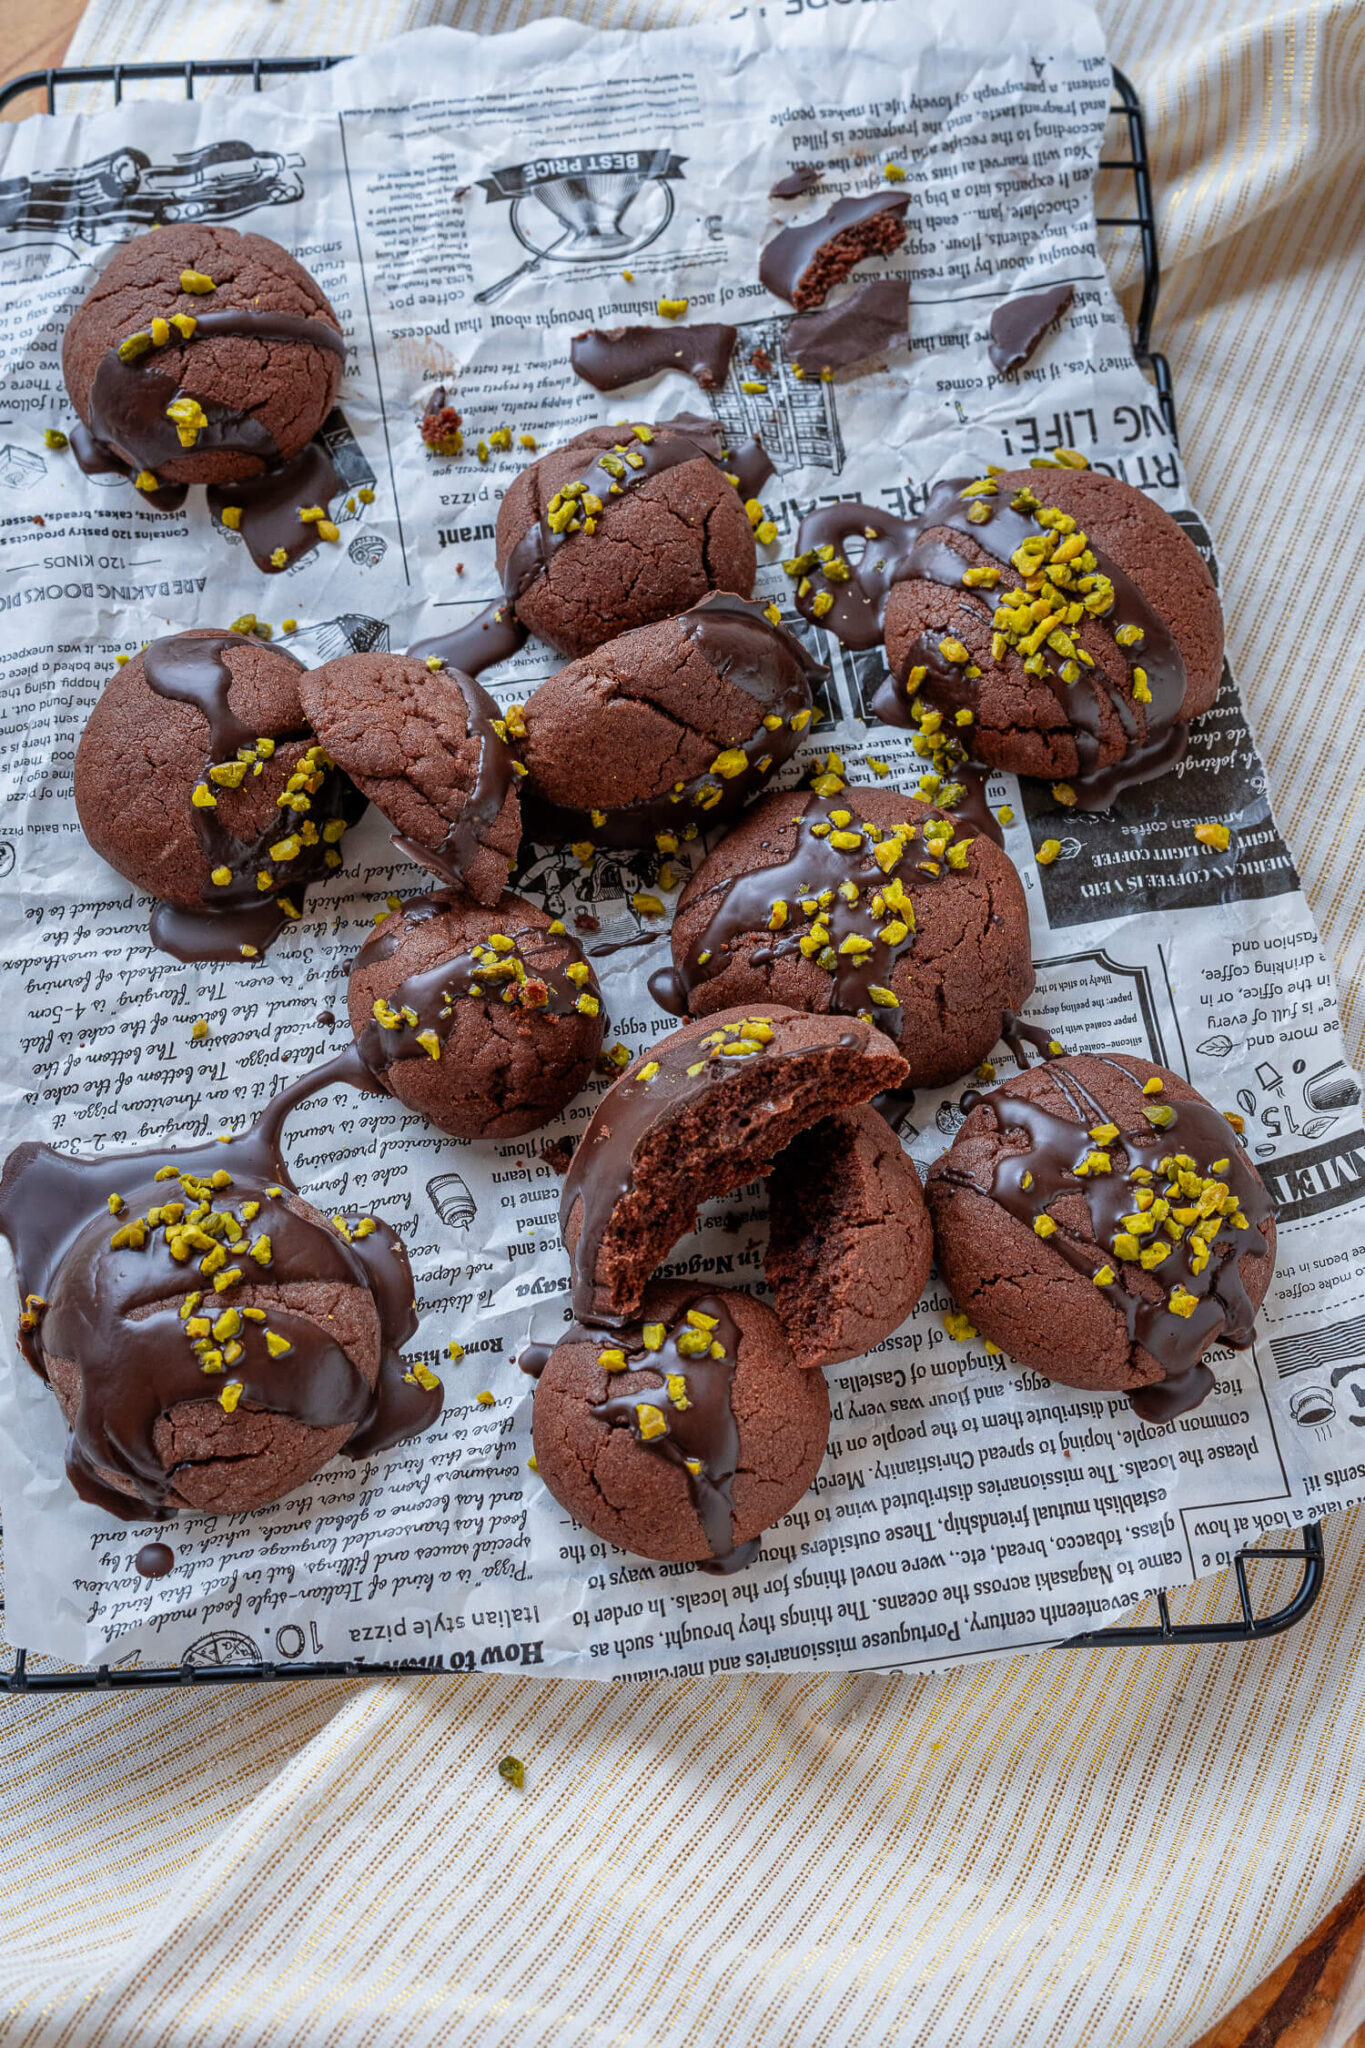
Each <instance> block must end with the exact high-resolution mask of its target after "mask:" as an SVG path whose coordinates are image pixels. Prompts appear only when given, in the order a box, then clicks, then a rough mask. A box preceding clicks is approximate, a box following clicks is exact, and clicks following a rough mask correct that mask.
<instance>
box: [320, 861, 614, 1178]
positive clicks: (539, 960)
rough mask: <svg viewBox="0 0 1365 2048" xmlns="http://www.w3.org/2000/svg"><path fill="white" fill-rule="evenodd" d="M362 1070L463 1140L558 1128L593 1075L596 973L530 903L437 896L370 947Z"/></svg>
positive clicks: (360, 1009)
mask: <svg viewBox="0 0 1365 2048" xmlns="http://www.w3.org/2000/svg"><path fill="white" fill-rule="evenodd" d="M347 1005H348V1008H349V1011H350V1019H351V1029H352V1031H353V1032H354V1033H355V1036H356V1044H357V1047H358V1050H359V1053H360V1058H361V1060H362V1061H363V1062H364V1065H365V1066H366V1068H368V1070H369V1072H370V1073H371V1074H372V1075H373V1076H374V1077H375V1079H376V1081H377V1082H378V1083H379V1085H380V1086H381V1087H383V1088H386V1089H387V1090H388V1091H389V1093H390V1094H391V1095H395V1096H397V1098H398V1100H399V1101H400V1102H403V1103H406V1104H407V1106H408V1108H409V1109H415V1110H418V1111H420V1113H421V1114H422V1115H423V1116H425V1117H429V1118H430V1120H431V1122H432V1123H434V1124H438V1125H439V1126H440V1128H441V1129H442V1130H443V1131H449V1132H450V1133H451V1134H452V1136H454V1137H457V1138H515V1137H518V1136H520V1134H521V1133H522V1132H523V1131H533V1130H535V1129H536V1128H537V1127H538V1126H539V1125H540V1124H543V1123H548V1122H549V1120H550V1118H551V1117H554V1116H557V1115H558V1114H559V1112H560V1110H561V1109H563V1108H564V1106H565V1104H566V1103H567V1102H569V1101H570V1100H571V1098H572V1097H573V1096H575V1095H576V1094H577V1093H578V1091H579V1089H580V1088H581V1087H582V1086H583V1083H584V1082H585V1081H586V1080H587V1078H588V1076H589V1074H591V1072H592V1070H593V1065H594V1062H595V1061H596V1058H597V1055H598V1052H599V1051H600V1050H601V1046H602V1035H603V1032H604V1030H605V1027H606V1019H605V1017H604V1016H603V1014H602V1000H601V995H600V992H599V990H598V987H597V983H596V980H595V979H594V976H593V973H592V969H591V968H590V967H589V965H588V963H587V961H586V960H585V959H584V958H583V955H582V952H581V950H580V948H579V946H578V943H577V941H576V940H575V939H573V938H571V937H570V936H569V934H568V933H567V932H566V931H565V929H564V926H563V925H562V924H561V923H560V922H559V921H558V920H557V919H553V920H552V919H551V918H549V917H547V916H546V915H545V912H544V911H543V910H538V909H536V907H535V905H534V904H531V903H527V902H526V901H525V900H524V898H522V897H520V896H511V895H505V896H503V897H501V898H500V899H499V901H498V902H497V903H495V904H494V905H492V906H491V907H486V906H483V905H478V904H474V903H471V902H469V900H468V899H467V898H465V897H463V896H460V895H457V894H450V893H446V892H441V893H438V894H436V895H432V896H425V897H417V898H415V899H414V900H413V901H411V902H409V903H405V904H404V905H403V907H402V909H401V910H395V911H392V912H391V913H390V915H389V916H388V917H386V918H385V919H384V921H383V923H382V924H380V925H378V926H377V927H376V928H375V930H374V931H373V932H372V933H371V935H370V937H369V938H368V939H367V940H366V941H365V944H364V945H363V946H362V947H361V949H360V952H359V953H358V954H357V956H356V959H355V962H354V964H353V965H352V968H351V979H350V986H349V989H348V991H347Z"/></svg>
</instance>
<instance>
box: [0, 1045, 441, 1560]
mask: <svg viewBox="0 0 1365 2048" xmlns="http://www.w3.org/2000/svg"><path fill="white" fill-rule="evenodd" d="M343 1080H345V1081H350V1082H351V1083H352V1084H353V1085H354V1086H358V1087H365V1088H369V1089H371V1090H374V1089H375V1088H376V1087H377V1084H376V1083H375V1082H374V1080H373V1079H372V1078H371V1077H370V1076H369V1075H368V1074H367V1073H365V1072H364V1071H363V1070H362V1069H361V1068H360V1065H359V1062H357V1061H355V1060H354V1059H353V1058H351V1057H350V1056H348V1055H343V1056H342V1058H341V1059H340V1060H334V1061H330V1062H329V1063H328V1064H327V1065H326V1066H323V1067H319V1068H317V1069H316V1070H315V1071H314V1072H313V1073H311V1074H305V1075H303V1076H302V1077H301V1078H300V1079H299V1080H298V1081H296V1082H294V1083H293V1085H292V1086H291V1087H288V1088H284V1089H282V1090H280V1091H279V1092H278V1093H277V1094H276V1095H275V1096H274V1097H273V1098H272V1100H271V1101H270V1102H269V1103H267V1105H266V1107H265V1109H264V1110H263V1111H262V1113H261V1115H260V1116H259V1117H258V1118H257V1119H256V1121H255V1123H253V1124H252V1125H251V1127H250V1128H249V1129H248V1130H247V1131H245V1132H243V1133H242V1134H241V1135H240V1136H239V1137H234V1138H230V1139H228V1140H226V1141H211V1142H209V1143H206V1144H203V1145H197V1146H192V1147H189V1148H186V1149H183V1150H180V1149H172V1148H171V1147H169V1146H164V1147H163V1146H156V1147H151V1148H148V1149H147V1150H145V1151H140V1152H124V1153H119V1154H110V1155H107V1156H105V1157H102V1158H98V1159H81V1158H77V1157H74V1156H73V1155H71V1154H67V1153H61V1152H55V1151H53V1150H52V1148H51V1147H50V1146H48V1145H36V1144H25V1145H21V1146H19V1148H18V1149H17V1150H16V1151H15V1152H13V1153H11V1154H10V1157H9V1159H8V1160H7V1162H6V1165H5V1171H4V1177H3V1180H2V1181H0V1235H3V1236H5V1237H7V1238H8V1239H9V1242H10V1244H11V1246H12V1248H13V1251H14V1260H15V1268H16V1278H17V1281H18V1287H19V1294H20V1299H21V1301H22V1303H23V1305H24V1316H23V1318H22V1319H21V1330H20V1340H19V1341H20V1345H21V1347H22V1349H23V1351H24V1354H25V1356H26V1357H27V1359H28V1361H29V1363H30V1364H31V1365H32V1366H33V1368H34V1370H35V1371H36V1372H37V1373H39V1374H40V1375H41V1377H43V1378H44V1379H46V1378H48V1376H49V1375H48V1367H47V1361H48V1360H49V1359H66V1360H69V1361H71V1362H72V1363H73V1364H74V1365H75V1366H76V1367H77V1369H78V1371H79V1373H80V1380H81V1398H80V1407H79V1410H78V1413H77V1416H76V1420H75V1422H74V1423H73V1425H72V1427H71V1431H70V1435H69V1438H68V1444H67V1473H68V1476H69V1478H70V1480H71V1483H72V1485H73V1486H74V1487H75V1489H76V1491H77V1493H79V1494H80V1496H81V1498H82V1499H83V1500H87V1501H90V1502H91V1503H92V1504H93V1505H95V1506H96V1507H99V1508H102V1509H104V1510H106V1511H107V1512H108V1513H111V1514H115V1515H120V1516H124V1517H126V1518H128V1519H130V1520H134V1521H147V1520H162V1519H165V1518H167V1517H168V1516H170V1515H172V1514H174V1513H175V1512H176V1508H175V1505H174V1504H173V1503H172V1502H171V1501H170V1499H169V1495H170V1492H171V1490H172V1488H173V1486H174V1484H175V1479H176V1474H177V1471H178V1470H179V1469H182V1468H180V1467H173V1468H172V1469H171V1470H169V1471H168V1470H166V1469H165V1468H164V1467H163V1466H162V1464H161V1461H160V1459H159V1457H158V1456H157V1453H156V1448H155V1444H154V1431H155V1428H156V1424H157V1422H158V1420H159V1419H160V1418H161V1417H162V1416H164V1415H166V1414H168V1413H169V1412H170V1410H171V1409H172V1408H174V1407H175V1406H176V1404H177V1403H179V1402H183V1401H203V1400H209V1401H212V1400H215V1399H217V1398H218V1397H219V1395H220V1394H221V1393H222V1391H223V1389H224V1388H225V1387H226V1386H228V1385H229V1384H231V1383H234V1382H235V1383H236V1384H237V1385H239V1386H240V1388H241V1392H240V1395H239V1397H238V1399H239V1401H240V1402H241V1403H243V1404H245V1405H246V1407H248V1408H252V1407H254V1408H260V1409H265V1410H266V1411H268V1412H270V1413H272V1414H278V1415H286V1416H290V1417H292V1418H293V1419H294V1420H296V1421H299V1422H304V1423H309V1424H312V1425H313V1426H315V1427H317V1428H324V1429H332V1428H338V1427H341V1426H342V1425H351V1426H352V1433H351V1435H350V1438H349V1440H348V1442H347V1446H346V1448H347V1450H348V1451H349V1452H351V1453H352V1454H353V1455H354V1456H357V1457H361V1456H370V1455H373V1454H374V1453H376V1452H378V1451H380V1450H383V1449H386V1448H387V1447H388V1446H389V1445H391V1444H395V1443H399V1442H401V1441H402V1440H403V1439H404V1438H405V1437H409V1436H413V1435H416V1434H417V1433H418V1431H420V1430H423V1429H427V1428H429V1427H430V1425H431V1424H432V1423H433V1422H434V1421H435V1420H436V1417H437V1415H438V1414H439V1413H440V1408H441V1399H442V1396H441V1390H440V1387H439V1386H437V1387H435V1388H432V1389H428V1388H426V1387H424V1386H422V1385H421V1384H420V1383H419V1382H418V1380H417V1379H416V1377H415V1376H414V1375H412V1374H409V1373H407V1372H406V1371H405V1368H404V1362H403V1360H402V1358H401V1357H400V1356H399V1346H400V1345H402V1344H404V1343H405V1342H406V1341H407V1339H408V1338H409V1337H411V1336H412V1334H413V1332H414V1331H415V1330H416V1327H417V1317H416V1310H415V1306H414V1302H413V1286H412V1272H411V1269H410V1267H409V1265H408V1260H407V1254H406V1252H405V1251H404V1250H403V1246H402V1243H401V1241H400V1240H399V1239H398V1238H397V1237H396V1236H395V1235H394V1233H393V1231H391V1230H390V1229H389V1227H388V1225H387V1224H384V1223H381V1222H378V1221H377V1220H375V1219H361V1218H357V1217H352V1218H346V1217H343V1218H342V1219H341V1222H342V1224H343V1225H344V1226H345V1228H344V1230H343V1229H342V1228H341V1227H340V1226H339V1225H337V1224H335V1223H333V1224H331V1225H325V1224H321V1223H319V1222H317V1221H314V1220H313V1219H311V1218H309V1217H306V1216H301V1215H299V1214H297V1213H296V1212H295V1211H294V1210H293V1209H292V1208H291V1207H290V1206H289V1204H288V1201H287V1200H286V1196H287V1195H289V1194H292V1193H294V1192H296V1191H295V1189H294V1184H293V1182H292V1181H291V1179H290V1177H289V1172H288V1168H287V1166H286V1164H285V1161H284V1155H283V1151H282V1142H281V1141H282V1134H283V1126H284V1121H285V1118H286V1117H287V1116H288V1114H289V1112H290V1111H291V1110H292V1109H293V1108H295V1107H296V1106H297V1104H298V1103H299V1102H301V1101H302V1100H304V1098H305V1097H306V1096H309V1095H312V1094H315V1093H317V1092H318V1091H319V1090H320V1089H322V1088H326V1087H330V1086H332V1085H333V1084H334V1083H335V1082H338V1081H343ZM166 1167H170V1168H173V1169H174V1176H175V1177H174V1178H172V1177H170V1176H167V1177H165V1178H162V1179H159V1180H158V1179H157V1178H156V1175H157V1172H158V1170H159V1169H163V1168H166ZM218 1174H226V1175H227V1176H229V1178H228V1181H227V1182H226V1183H224V1182H222V1181H221V1180H220V1182H219V1184H218V1186H217V1187H214V1186H213V1185H212V1176H214V1175H218ZM272 1188H273V1189H274V1190H275V1192H274V1193H273V1194H272V1193H271V1189H272ZM111 1196H118V1197H119V1198H120V1199H121V1203H122V1206H121V1207H120V1208H119V1209H118V1210H117V1213H111V1211H110V1207H109V1198H110V1197H111ZM166 1203H171V1204H183V1208H182V1212H181V1217H180V1218H179V1219H176V1218H174V1217H172V1218H169V1219H167V1218H165V1217H164V1205H165V1204H166ZM250 1203H256V1204H258V1205H259V1207H258V1209H257V1212H256V1213H255V1214H254V1215H253V1216H250V1217H244V1216H243V1215H242V1214H241V1211H242V1210H243V1207H244V1205H248V1204H250ZM158 1210H162V1211H163V1214H162V1215H161V1216H160V1217H159V1218H154V1216H153V1212H154V1211H158ZM191 1214H197V1215H199V1217H200V1220H201V1224H202V1222H203V1221H204V1220H205V1219H207V1220H208V1221H209V1222H210V1223H212V1226H213V1227H212V1228H211V1229H210V1230H208V1231H205V1232H204V1233H203V1244H200V1243H198V1242H197V1241H196V1242H195V1244H194V1245H193V1247H192V1248H191V1249H190V1251H189V1253H188V1256H187V1257H186V1258H184V1259H177V1258H176V1257H175V1256H174V1255H173V1253H172V1251H171V1249H170V1248H169V1247H170V1243H171V1237H172V1234H173V1232H174V1229H175V1227H176V1225H177V1223H178V1222H179V1223H183V1222H185V1221H187V1220H188V1218H189V1217H190V1216H191ZM215 1215H216V1216H222V1217H224V1218H227V1217H231V1219H232V1222H231V1224H230V1225H227V1224H218V1223H213V1217H214V1216H215ZM138 1221H140V1222H141V1226H142V1227H141V1229H140V1230H137V1229H135V1230H133V1231H132V1232H131V1233H128V1232H127V1226H128V1225H129V1224H132V1223H136V1222H138ZM361 1224H364V1225H367V1226H368V1225H371V1224H372V1227H366V1228H364V1229H358V1228H357V1226H358V1225H361ZM168 1226H169V1228H168ZM198 1227H199V1226H196V1228H198ZM232 1229H235V1230H236V1233H237V1234H236V1237H235V1238H233V1237H231V1236H230V1235H229V1231H230V1230H232ZM116 1237H122V1238H123V1240H124V1241H123V1242H122V1243H119V1244H115V1243H114V1242H113V1240H114V1239H115V1238H116ZM263 1238H268V1240H269V1242H268V1246H266V1247H265V1249H266V1253H267V1256H266V1257H265V1258H258V1257H256V1256H254V1255H253V1254H252V1253H251V1251H250V1246H251V1245H252V1243H253V1242H258V1241H260V1240H261V1239H263ZM139 1239H140V1240H141V1241H140V1242H139V1241H138V1240H139ZM205 1245H207V1246H209V1247H210V1250H209V1251H207V1252H204V1246H205ZM213 1246H220V1247H221V1248H222V1249H223V1251H224V1252H225V1254H227V1255H228V1256H226V1257H225V1258H224V1259H222V1260H215V1259H214V1258H213V1252H212V1249H211V1248H212V1247H213ZM201 1252H204V1256H205V1257H207V1258H209V1259H210V1260H212V1261H213V1264H214V1265H216V1268H217V1271H218V1272H219V1273H221V1272H223V1271H226V1270H231V1268H232V1266H233V1265H236V1266H238V1267H239V1268H240V1269H241V1272H242V1281H241V1282H240V1283H234V1286H232V1287H228V1288H225V1289H222V1290H216V1289H215V1287H214V1284H213V1279H212V1278H210V1277H208V1276H207V1275H205V1274H204V1273H203V1271H202V1266H201V1260H200V1253H201ZM309 1280H324V1281H326V1280H331V1281H338V1282H344V1283H347V1284H349V1285H352V1286H356V1287H362V1288H364V1289H365V1290H366V1291H367V1292H368V1293H369V1294H370V1295H371V1297H372V1298H373V1300H374V1303H375V1307H376V1309H377V1311H378V1315H379V1323H380V1336H381V1346H382V1357H381V1364H380V1371H379V1381H378V1385H377V1387H375V1388H374V1389H371V1388H369V1387H367V1386H366V1384H365V1381H364V1379H363V1377H362V1376H361V1374H360V1373H359V1371H358V1370H357V1368H356V1366H355V1365H354V1364H353V1362H352V1361H351V1359H350V1358H349V1356H348V1355H347V1354H346V1353H345V1352H344V1351H342V1350H341V1348H340V1347H339V1346H338V1345H337V1344H336V1343H335V1342H334V1341H333V1340H332V1339H331V1338H330V1337H329V1336H328V1335H327V1334H326V1332H325V1331H324V1330H323V1328H322V1327H321V1325H320V1324H319V1323H316V1322H314V1321H312V1320H311V1319H310V1318H309V1317H307V1316H305V1315H303V1314H302V1313H300V1312H298V1311H296V1310H292V1309H289V1308H287V1307H285V1306H283V1305H282V1304H281V1305H272V1306H271V1307H270V1308H269V1310H268V1311H267V1319H266V1321H265V1322H264V1323H257V1322H255V1321H253V1320H250V1319H247V1318H242V1319H241V1327H240V1329H239V1330H237V1331H235V1332H234V1333H233V1336H232V1338H230V1339H229V1338H224V1339H223V1340H222V1342H221V1344H220V1343H219V1340H218V1339H217V1337H213V1338H212V1340H211V1349H212V1350H216V1351H217V1356H218V1363H216V1364H215V1363H214V1361H213V1358H212V1356H211V1351H210V1348H209V1347H210V1339H208V1338H206V1337H205V1338H201V1337H200V1336H199V1334H198V1333H197V1332H192V1331H191V1330H190V1329H189V1327H188V1325H189V1320H190V1319H189V1318H188V1317H186V1316H183V1315H182V1314H181V1308H182V1305H183V1303H184V1300H185V1298H186V1296H187V1295H188V1294H189V1293H191V1292H195V1291H198V1292H199V1293H200V1294H201V1296H202V1299H201V1301H200V1302H199V1303H198V1304H196V1308H197V1309H198V1310H201V1311H202V1313H203V1314H204V1315H206V1316H208V1317H209V1318H210V1320H211V1321H217V1320H218V1318H220V1317H221V1316H222V1315H223V1313H224V1311H225V1310H227V1309H230V1308H231V1307H232V1306H233V1301H234V1287H235V1286H236V1285H240V1284H245V1285H250V1284H251V1283H252V1282H255V1283H257V1284H259V1285H277V1284H282V1283H288V1282H290V1281H309ZM267 1330H269V1331H270V1332H271V1334H272V1335H273V1336H274V1337H275V1338H276V1340H277V1343H276V1346H275V1347H272V1346H270V1345H268V1344H267V1342H266V1338H265V1332H266V1331H267ZM280 1338H283V1339H284V1340H285V1341H286V1343H287V1345H288V1347H289V1348H288V1349H287V1350H285V1351H283V1352H280V1353H279V1355H276V1351H277V1350H278V1339H280ZM233 1343H237V1344H240V1346H241V1350H240V1353H239V1354H237V1355H233V1354H232V1353H231V1351H230V1348H229V1347H230V1345H231V1344H233ZM197 1347H198V1348H197ZM229 1412H231V1411H229ZM100 1468H102V1469H103V1470H105V1471H110V1472H114V1473H117V1474H118V1475H119V1476H120V1477H121V1478H122V1479H124V1480H125V1481H127V1482H130V1483H131V1485H132V1486H133V1487H134V1488H135V1493H133V1494H129V1493H126V1492H123V1491H120V1490H119V1489H117V1488H115V1487H112V1486H110V1485H109V1484H108V1483H107V1482H106V1481H105V1480H103V1479H102V1478H101V1477H100V1476H99V1471H100Z"/></svg>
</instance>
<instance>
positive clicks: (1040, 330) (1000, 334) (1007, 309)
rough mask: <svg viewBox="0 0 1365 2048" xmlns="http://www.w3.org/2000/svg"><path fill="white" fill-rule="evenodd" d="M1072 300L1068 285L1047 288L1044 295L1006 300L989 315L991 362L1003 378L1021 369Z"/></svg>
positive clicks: (1034, 293)
mask: <svg viewBox="0 0 1365 2048" xmlns="http://www.w3.org/2000/svg"><path fill="white" fill-rule="evenodd" d="M1074 297H1075V287H1074V286H1073V285H1069V284H1055V285H1050V286H1049V287H1048V289H1047V291H1045V292H1030V293H1029V294H1028V296H1027V297H1026V298H1022V299H1008V300H1007V301H1006V302H1005V304H1004V305H1003V306H997V307H996V309H995V311H994V312H993V313H992V314H991V339H990V349H989V354H990V359H991V361H992V363H993V364H994V365H995V367H996V369H997V370H998V371H999V372H1000V374H1001V376H1002V377H1008V376H1009V375H1010V373H1011V371H1013V370H1019V369H1022V368H1023V366H1024V364H1025V363H1026V362H1027V361H1028V359H1029V357H1030V356H1031V355H1032V354H1033V351H1034V350H1035V349H1036V348H1037V346H1038V344H1039V342H1040V341H1041V340H1042V338H1043V336H1044V335H1045V334H1046V333H1047V330H1048V328H1049V327H1050V326H1051V325H1052V323H1053V321H1054V320H1055V319H1056V318H1057V315H1058V314H1059V313H1064V312H1065V311H1066V309H1067V307H1068V306H1069V305H1070V304H1071V301H1072V299H1073V298H1074Z"/></svg>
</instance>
